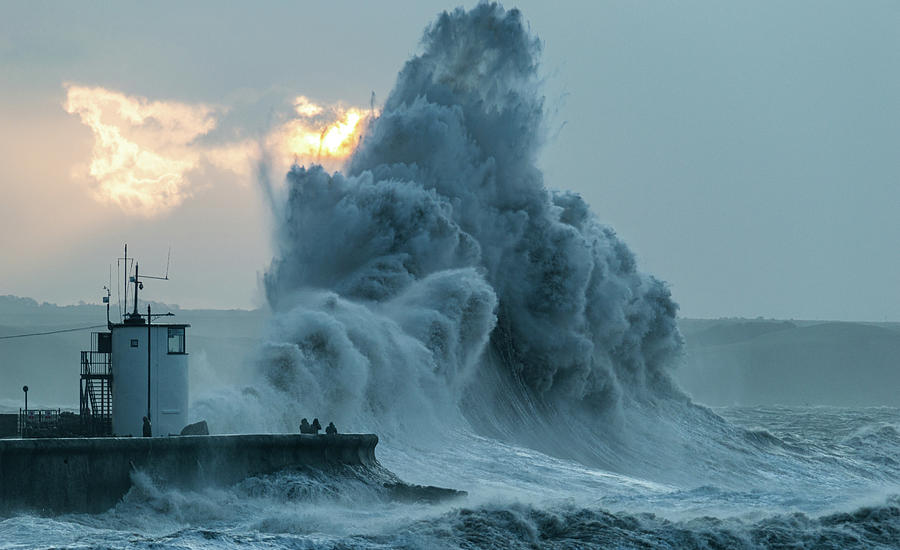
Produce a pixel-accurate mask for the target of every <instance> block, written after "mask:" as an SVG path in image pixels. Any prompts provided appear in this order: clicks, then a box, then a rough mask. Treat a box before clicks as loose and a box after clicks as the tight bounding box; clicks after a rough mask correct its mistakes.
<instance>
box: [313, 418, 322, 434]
mask: <svg viewBox="0 0 900 550" xmlns="http://www.w3.org/2000/svg"><path fill="white" fill-rule="evenodd" d="M321 429H322V425H321V424H319V419H318V418H313V423H312V433H314V434H316V435H319V430H321Z"/></svg>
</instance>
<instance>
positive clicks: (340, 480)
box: [0, 3, 900, 549]
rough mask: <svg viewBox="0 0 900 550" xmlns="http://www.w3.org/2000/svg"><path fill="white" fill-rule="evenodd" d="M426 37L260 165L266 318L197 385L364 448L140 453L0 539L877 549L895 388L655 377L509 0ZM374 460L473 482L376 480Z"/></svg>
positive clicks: (660, 337) (42, 543)
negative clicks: (697, 385) (341, 140)
mask: <svg viewBox="0 0 900 550" xmlns="http://www.w3.org/2000/svg"><path fill="white" fill-rule="evenodd" d="M421 49H422V51H421V53H420V54H418V55H416V56H413V57H412V58H411V59H409V60H408V61H407V62H406V63H405V64H404V66H403V68H402V69H401V70H400V72H399V73H398V75H397V80H396V84H395V86H394V88H393V90H392V91H391V93H390V94H389V96H388V98H387V99H386V101H385V104H384V106H383V109H382V110H381V112H380V113H379V114H378V116H377V117H372V118H371V119H370V120H369V121H368V122H367V126H366V128H365V132H364V136H363V137H362V139H361V140H360V141H359V143H358V146H357V148H356V150H355V151H354V153H353V154H352V156H351V157H350V158H349V160H348V161H347V163H346V166H345V167H344V168H343V169H342V170H341V171H340V172H335V173H332V174H329V173H326V172H325V171H324V170H323V169H322V167H319V166H309V167H305V166H294V167H292V169H291V170H290V172H289V173H288V174H287V175H286V176H285V178H284V181H283V184H281V183H274V184H273V183H272V182H270V181H268V179H267V178H265V177H261V178H260V179H261V181H260V183H261V184H262V185H263V186H264V187H265V188H266V191H267V193H268V196H269V197H270V198H271V202H272V205H273V208H272V217H273V220H272V226H273V227H274V228H275V235H274V243H275V250H276V257H275V260H274V261H273V263H272V265H271V266H270V267H269V268H268V269H267V271H266V274H265V278H264V284H265V290H266V297H267V301H268V305H269V307H270V309H271V312H272V316H271V320H270V323H269V326H268V327H267V329H266V331H265V336H264V342H263V344H262V345H261V346H260V349H259V350H258V352H256V353H253V354H250V355H252V356H253V357H254V358H255V359H254V360H253V363H252V364H242V365H236V366H235V365H231V366H229V365H219V364H216V365H209V366H208V367H209V368H207V369H198V371H201V370H202V371H204V372H206V373H207V376H210V377H215V378H216V379H217V380H219V381H221V380H223V379H228V378H229V376H230V375H234V379H235V380H240V382H235V384H233V385H227V384H226V385H224V386H223V384H221V383H220V384H217V385H215V386H216V387H219V388H220V389H218V390H215V391H213V390H209V388H212V387H213V386H214V385H213V384H205V383H203V381H202V380H201V381H199V383H196V384H194V387H193V388H192V392H193V394H192V395H193V401H192V410H191V418H192V419H198V420H199V419H206V420H208V421H209V423H210V427H211V429H212V431H213V432H214V433H266V432H269V433H274V432H281V433H285V432H291V431H294V430H295V429H296V426H297V424H298V421H299V419H300V418H302V417H304V416H306V417H310V418H311V417H313V416H318V417H319V418H321V419H323V420H325V421H332V420H333V421H334V422H335V423H336V424H337V426H338V427H339V428H340V429H341V430H342V431H345V432H375V433H377V434H378V435H379V437H380V438H381V443H380V444H379V446H378V449H377V451H376V454H377V456H378V457H379V460H380V464H381V467H373V468H366V469H359V468H357V469H354V468H337V469H331V470H328V471H317V470H302V469H301V470H294V471H285V472H280V473H277V474H273V475H267V476H262V477H258V478H251V479H247V480H245V481H243V482H242V483H240V484H238V485H236V486H234V487H228V488H215V489H214V488H210V489H208V490H205V491H198V492H184V491H180V490H177V489H173V488H171V487H166V486H164V485H159V484H156V483H154V481H153V480H151V479H149V478H147V477H146V476H143V475H137V476H136V477H135V480H134V481H135V484H134V487H133V489H132V490H131V492H130V493H129V494H128V495H127V496H126V497H125V498H124V500H123V501H122V502H121V503H120V504H119V505H118V506H116V507H115V508H114V509H112V510H110V511H108V512H106V513H103V514H99V515H77V514H76V515H66V516H58V517H35V516H30V515H17V516H13V517H8V518H3V519H2V520H0V549H4V548H124V547H133V548H154V549H161V548H227V547H234V548H545V547H546V548H554V547H556V548H579V547H583V548H598V547H600V548H894V547H900V500H898V497H897V495H900V490H898V482H900V466H898V461H897V456H898V450H900V416H898V415H900V411H898V410H895V409H855V410H848V409H829V408H783V409H772V408H766V409H759V408H742V409H737V408H735V409H721V410H716V411H713V410H710V409H708V408H705V407H703V406H700V405H698V404H695V403H693V402H692V401H691V399H690V398H689V396H687V395H685V394H684V393H683V392H682V391H681V390H680V389H679V388H678V386H677V384H675V382H674V379H673V377H672V374H671V373H672V370H673V369H674V368H676V367H677V365H678V364H679V363H680V362H681V361H683V360H685V357H684V341H683V338H682V335H681V334H680V332H679V331H678V327H677V322H676V319H677V311H678V306H677V304H676V303H675V301H674V299H673V297H672V296H671V294H670V291H669V288H668V286H667V285H666V284H665V283H664V282H663V281H661V280H660V279H658V278H656V277H654V276H653V275H650V274H647V273H644V272H642V271H641V270H640V269H639V268H638V265H637V259H636V257H635V255H634V254H633V253H632V252H631V250H630V249H629V248H628V246H627V245H626V244H625V242H624V241H623V240H622V239H621V238H620V237H619V236H618V235H617V234H616V232H615V230H613V229H612V228H611V227H609V226H608V225H605V224H604V223H602V222H601V221H600V220H599V219H598V218H597V216H596V215H595V214H593V212H592V211H591V208H590V206H589V205H588V204H587V203H586V202H585V201H584V200H583V199H582V198H581V197H580V196H578V195H577V194H574V193H570V192H566V191H565V189H566V188H567V187H568V186H567V185H566V184H567V182H564V181H563V182H553V185H551V184H550V183H549V182H546V181H545V176H544V174H543V173H542V172H541V170H540V169H539V168H538V159H539V154H540V150H541V147H542V144H543V143H544V142H545V141H546V139H547V132H546V127H545V125H546V122H545V120H544V115H543V112H544V109H543V106H544V97H543V95H542V92H541V82H542V79H543V78H544V77H543V76H542V74H541V72H540V70H539V67H540V52H541V49H542V42H541V41H540V40H539V39H538V38H537V37H536V36H534V35H532V34H531V32H530V30H529V25H528V24H527V22H526V21H525V20H524V17H523V15H522V14H521V13H520V12H518V11H517V10H505V9H504V8H503V7H501V6H499V5H497V4H488V3H481V4H478V5H477V6H476V7H475V8H473V9H471V10H469V11H466V10H463V9H457V10H454V11H452V12H447V13H443V14H440V15H439V16H438V17H437V19H436V20H435V22H434V23H433V24H432V25H431V26H429V27H428V28H427V29H426V31H425V33H424V36H423V39H422V48H421ZM601 80H602V79H601ZM581 162H582V163H583V164H584V167H583V168H584V169H583V170H581V172H580V173H583V174H584V175H585V177H594V178H595V179H596V180H598V181H601V182H602V180H603V167H602V166H595V163H596V159H592V158H586V159H581ZM266 173H267V172H266V170H264V169H262V170H260V174H261V175H263V176H264V175H265V174H266ZM598 185H599V184H598ZM613 206H614V205H613ZM738 290H740V289H738ZM687 360H689V358H687ZM197 366H198V365H197V364H192V367H191V368H196V367H197ZM205 390H209V391H205ZM395 475H396V476H399V477H400V478H401V479H403V480H405V481H406V482H410V483H416V484H423V485H437V486H443V487H450V488H455V489H462V490H465V491H467V492H468V497H466V498H465V499H463V500H456V501H445V502H442V503H438V504H427V503H421V502H419V503H416V502H398V501H395V500H392V498H391V494H390V493H389V491H388V490H387V489H386V488H385V487H384V486H383V483H384V481H385V480H391V479H393V476H395Z"/></svg>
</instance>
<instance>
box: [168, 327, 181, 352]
mask: <svg viewBox="0 0 900 550" xmlns="http://www.w3.org/2000/svg"><path fill="white" fill-rule="evenodd" d="M169 353H184V327H177V328H172V327H169Z"/></svg>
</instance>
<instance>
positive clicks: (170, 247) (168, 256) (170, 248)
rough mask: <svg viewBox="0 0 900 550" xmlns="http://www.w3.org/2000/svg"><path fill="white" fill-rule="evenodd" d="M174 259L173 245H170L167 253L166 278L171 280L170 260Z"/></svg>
mask: <svg viewBox="0 0 900 550" xmlns="http://www.w3.org/2000/svg"><path fill="white" fill-rule="evenodd" d="M171 259H172V245H169V253H168V254H166V276H165V277H164V279H165V280H166V281H168V280H169V261H170V260H171Z"/></svg>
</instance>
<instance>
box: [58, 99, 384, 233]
mask: <svg viewBox="0 0 900 550" xmlns="http://www.w3.org/2000/svg"><path fill="white" fill-rule="evenodd" d="M66 91H67V94H66V101H65V103H64V105H63V106H64V108H65V110H66V112H68V113H70V114H73V115H77V116H78V117H79V118H80V120H81V122H82V123H84V124H85V125H86V126H88V127H89V128H90V129H91V131H92V133H93V136H94V144H93V150H92V153H91V159H90V161H89V163H87V167H86V169H84V170H82V171H81V173H79V174H77V175H78V176H79V177H80V178H82V179H86V180H87V181H88V182H90V186H91V189H92V191H93V195H94V197H95V198H96V199H97V200H99V201H101V202H103V203H107V204H111V205H115V206H118V207H119V208H121V209H123V210H125V211H127V212H129V213H131V214H134V215H140V216H145V217H152V216H155V215H158V214H161V213H163V212H166V211H169V210H171V209H172V208H174V207H177V206H178V205H179V204H181V203H182V202H183V201H184V200H185V199H187V198H189V197H190V196H191V195H192V194H193V192H194V191H195V190H196V188H197V181H192V180H199V179H200V178H199V173H200V172H202V170H203V169H204V168H205V167H206V166H207V165H208V166H213V167H215V168H218V169H221V170H228V171H230V172H233V173H235V174H237V175H239V176H242V177H243V178H245V179H247V180H249V178H251V177H252V174H254V173H255V167H256V164H257V163H258V162H259V160H260V158H262V153H263V150H265V152H266V153H267V157H268V158H271V160H272V162H273V163H274V164H275V165H276V167H277V168H278V169H282V168H284V167H286V166H288V165H290V164H292V163H298V164H312V163H316V164H322V165H324V166H326V167H327V168H329V169H335V168H338V167H339V166H340V164H341V163H342V162H343V161H344V160H345V159H346V158H347V157H348V156H349V155H350V154H351V153H352V152H353V150H354V149H355V148H356V145H357V144H358V142H359V139H360V135H361V132H362V130H363V129H364V127H365V126H366V123H365V121H366V118H367V117H369V116H371V115H372V114H373V113H372V112H371V111H368V110H362V109H358V108H352V107H343V106H341V105H330V106H329V105H320V104H317V103H314V102H313V101H312V100H310V99H309V98H307V97H305V96H298V97H297V98H295V99H294V101H293V104H292V107H293V110H292V111H291V112H290V113H288V114H286V115H285V116H284V117H282V118H281V119H280V120H279V121H278V122H277V123H275V124H274V125H273V127H272V129H271V130H270V131H269V132H267V133H266V134H265V135H264V136H262V137H261V138H260V137H259V136H257V137H255V138H251V137H249V136H241V135H240V133H239V132H238V133H236V134H234V133H232V134H229V135H230V138H229V140H227V141H225V142H223V141H222V140H221V139H219V140H215V143H214V144H210V143H209V142H210V141H211V140H205V139H204V138H208V137H209V135H210V133H211V132H213V131H214V130H218V128H217V125H218V124H220V123H221V120H222V117H223V115H224V114H226V113H227V111H228V109H227V107H223V106H212V105H206V104H200V103H196V104H190V103H184V102H177V101H151V100H149V99H147V98H144V97H139V96H131V95H126V94H123V93H121V92H117V91H114V90H108V89H105V88H100V87H86V86H78V85H71V84H70V85H67V86H66Z"/></svg>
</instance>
